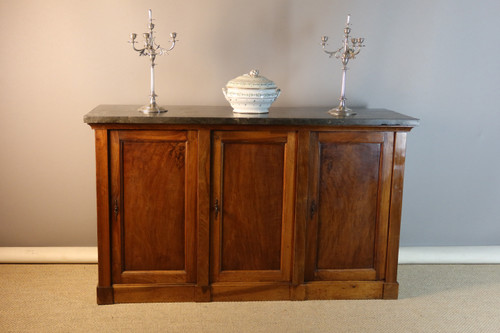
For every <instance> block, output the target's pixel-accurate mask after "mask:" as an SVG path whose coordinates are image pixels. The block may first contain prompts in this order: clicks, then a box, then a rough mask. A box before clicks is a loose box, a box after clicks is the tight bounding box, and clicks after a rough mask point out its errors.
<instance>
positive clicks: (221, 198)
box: [211, 132, 296, 281]
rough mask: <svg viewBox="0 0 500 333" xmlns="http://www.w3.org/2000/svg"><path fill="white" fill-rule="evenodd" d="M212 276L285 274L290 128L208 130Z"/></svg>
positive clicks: (290, 192)
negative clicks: (211, 137)
mask: <svg viewBox="0 0 500 333" xmlns="http://www.w3.org/2000/svg"><path fill="white" fill-rule="evenodd" d="M213 146H214V147H213V150H214V159H215V160H214V168H213V172H214V173H213V206H214V211H213V214H212V216H213V224H212V263H211V265H212V280H213V281H284V280H289V279H290V266H291V245H292V244H291V242H292V239H291V237H292V231H291V226H292V219H293V188H294V174H295V169H294V160H295V149H296V148H295V135H294V133H288V132H278V133H267V132H216V133H215V135H214V144H213Z"/></svg>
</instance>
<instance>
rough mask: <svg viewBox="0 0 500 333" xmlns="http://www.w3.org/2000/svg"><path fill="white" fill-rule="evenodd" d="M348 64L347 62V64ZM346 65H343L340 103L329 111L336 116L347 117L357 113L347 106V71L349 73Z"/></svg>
mask: <svg viewBox="0 0 500 333" xmlns="http://www.w3.org/2000/svg"><path fill="white" fill-rule="evenodd" d="M346 65H347V64H346ZM346 65H344V66H343V67H342V86H341V88H340V98H339V100H340V104H339V106H337V107H336V108H333V109H331V110H329V111H328V113H330V114H331V115H334V116H339V117H346V116H353V115H355V114H356V112H354V111H353V110H351V109H349V108H347V107H346V106H345V101H346V98H345V81H346V73H347V66H346Z"/></svg>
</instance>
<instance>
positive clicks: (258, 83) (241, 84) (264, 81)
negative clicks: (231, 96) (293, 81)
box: [226, 69, 276, 89]
mask: <svg viewBox="0 0 500 333" xmlns="http://www.w3.org/2000/svg"><path fill="white" fill-rule="evenodd" d="M226 87H228V88H245V89H275V88H276V84H275V83H274V82H273V81H271V80H269V79H268V78H266V77H264V76H261V75H259V70H257V69H253V70H251V71H250V73H248V74H243V75H241V76H238V77H237V78H235V79H232V80H230V81H229V82H228V83H227V85H226Z"/></svg>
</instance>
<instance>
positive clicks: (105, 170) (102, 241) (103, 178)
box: [95, 129, 114, 304]
mask: <svg viewBox="0 0 500 333" xmlns="http://www.w3.org/2000/svg"><path fill="white" fill-rule="evenodd" d="M95 154H96V190H97V260H98V262H99V266H98V274H99V277H98V285H97V303H98V304H111V303H113V302H114V301H113V289H112V287H111V239H110V216H109V185H110V184H109V154H108V131H107V130H106V129H96V130H95Z"/></svg>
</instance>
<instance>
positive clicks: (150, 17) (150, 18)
mask: <svg viewBox="0 0 500 333" xmlns="http://www.w3.org/2000/svg"><path fill="white" fill-rule="evenodd" d="M152 19H153V13H152V12H151V9H150V10H149V20H150V21H151V20H152Z"/></svg>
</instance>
